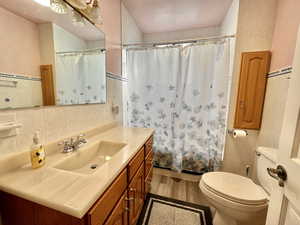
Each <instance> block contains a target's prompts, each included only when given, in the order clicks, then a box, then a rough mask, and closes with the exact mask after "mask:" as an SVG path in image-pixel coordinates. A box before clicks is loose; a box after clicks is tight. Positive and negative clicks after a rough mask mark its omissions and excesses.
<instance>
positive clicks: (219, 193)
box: [199, 147, 277, 225]
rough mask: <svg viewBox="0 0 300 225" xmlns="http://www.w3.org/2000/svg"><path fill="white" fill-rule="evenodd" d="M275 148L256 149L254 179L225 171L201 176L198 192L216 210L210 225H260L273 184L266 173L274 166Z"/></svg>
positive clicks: (264, 215)
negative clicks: (255, 176)
mask: <svg viewBox="0 0 300 225" xmlns="http://www.w3.org/2000/svg"><path fill="white" fill-rule="evenodd" d="M275 165H276V149H272V148H265V147H259V148H258V149H257V151H256V169H257V179H258V181H259V183H260V185H257V184H255V183H254V182H253V181H252V180H251V179H250V178H247V177H243V176H240V175H237V174H233V173H227V172H210V173H206V174H204V175H203V176H202V178H201V181H200V184H199V186H200V189H201V191H202V193H203V195H204V196H205V197H206V198H207V200H208V202H209V203H210V204H211V205H212V206H213V207H214V208H215V209H216V213H215V216H214V219H213V224H214V225H250V224H251V225H264V224H265V218H266V214H267V208H268V201H269V193H271V191H272V190H273V189H274V188H275V187H276V185H277V183H276V181H275V180H274V179H272V178H271V177H270V176H269V175H268V173H267V168H268V167H272V168H274V167H276V166H275Z"/></svg>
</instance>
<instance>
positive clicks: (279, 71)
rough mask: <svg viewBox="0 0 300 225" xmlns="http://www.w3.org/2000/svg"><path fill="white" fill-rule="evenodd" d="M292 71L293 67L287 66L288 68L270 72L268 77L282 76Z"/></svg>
mask: <svg viewBox="0 0 300 225" xmlns="http://www.w3.org/2000/svg"><path fill="white" fill-rule="evenodd" d="M292 71H293V67H286V68H283V69H280V70H277V71H274V72H271V73H269V74H268V75H267V78H271V77H277V76H282V75H285V74H288V73H291V72H292Z"/></svg>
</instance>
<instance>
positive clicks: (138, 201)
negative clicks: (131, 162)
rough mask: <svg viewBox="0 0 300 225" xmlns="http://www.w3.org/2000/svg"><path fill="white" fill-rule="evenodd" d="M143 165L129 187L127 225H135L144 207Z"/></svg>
mask: <svg viewBox="0 0 300 225" xmlns="http://www.w3.org/2000/svg"><path fill="white" fill-rule="evenodd" d="M144 179H145V178H144V163H143V164H142V165H141V166H140V168H139V170H138V172H137V173H136V174H135V176H134V178H133V179H132V181H131V183H130V185H129V187H128V188H129V190H128V192H129V194H128V196H129V199H130V201H129V224H130V225H134V224H136V222H137V220H138V218H139V215H140V212H141V210H142V208H143V205H144V181H145V180H144Z"/></svg>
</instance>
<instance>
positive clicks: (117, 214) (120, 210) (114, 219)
mask: <svg viewBox="0 0 300 225" xmlns="http://www.w3.org/2000/svg"><path fill="white" fill-rule="evenodd" d="M116 224H119V225H128V200H127V191H126V192H125V193H124V194H123V196H122V197H121V199H120V200H119V202H118V204H117V205H116V207H115V208H114V210H113V212H112V213H111V215H110V216H109V218H108V219H107V221H106V222H105V225H116Z"/></svg>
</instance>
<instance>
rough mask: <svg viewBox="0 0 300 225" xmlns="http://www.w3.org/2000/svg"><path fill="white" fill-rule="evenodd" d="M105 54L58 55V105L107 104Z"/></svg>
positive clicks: (94, 52) (95, 52)
mask: <svg viewBox="0 0 300 225" xmlns="http://www.w3.org/2000/svg"><path fill="white" fill-rule="evenodd" d="M103 62H105V54H104V53H102V52H101V51H100V50H95V51H91V52H88V53H66V54H57V55H56V73H57V76H56V84H57V90H58V93H57V99H56V100H57V103H58V104H60V105H69V104H71V105H72V104H86V103H105V101H106V89H105V85H106V75H105V65H104V63H103Z"/></svg>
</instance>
